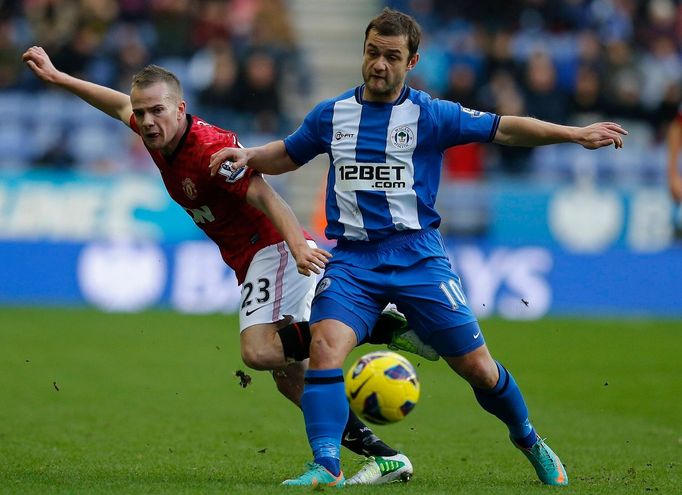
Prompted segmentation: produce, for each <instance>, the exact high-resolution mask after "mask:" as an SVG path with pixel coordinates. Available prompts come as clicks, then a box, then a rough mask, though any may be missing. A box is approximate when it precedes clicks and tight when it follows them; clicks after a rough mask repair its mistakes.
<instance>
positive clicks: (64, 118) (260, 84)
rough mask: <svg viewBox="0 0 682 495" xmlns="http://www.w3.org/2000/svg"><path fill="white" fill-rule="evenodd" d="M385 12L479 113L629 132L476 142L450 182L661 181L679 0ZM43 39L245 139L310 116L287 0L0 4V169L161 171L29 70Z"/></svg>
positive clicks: (413, 6) (570, 0) (453, 94)
mask: <svg viewBox="0 0 682 495" xmlns="http://www.w3.org/2000/svg"><path fill="white" fill-rule="evenodd" d="M385 3H386V4H387V5H389V6H392V7H395V8H398V9H400V10H403V11H405V12H408V13H410V14H412V15H413V16H415V17H416V18H417V20H418V21H419V22H420V24H421V25H422V28H423V39H422V44H421V47H420V52H421V60H420V62H419V64H418V65H417V67H416V69H415V70H414V71H413V72H412V74H411V79H410V83H411V84H412V85H413V86H415V87H418V88H423V89H427V90H428V91H429V92H431V93H432V94H433V95H435V96H437V97H441V98H446V99H450V100H454V101H458V102H460V103H462V104H463V105H464V106H466V107H470V108H475V109H479V110H489V111H494V112H497V113H500V114H515V115H531V116H535V117H537V118H540V119H544V120H549V121H553V122H561V123H575V124H585V123H589V122H592V121H595V120H601V119H609V120H616V121H618V122H620V123H622V124H623V125H624V126H625V127H627V128H628V130H629V131H630V136H629V137H628V139H627V141H626V152H625V153H619V154H616V155H613V154H607V152H604V153H601V152H599V153H594V154H591V155H590V154H588V155H584V154H581V153H582V152H581V150H579V149H578V150H576V149H575V148H577V147H562V146H554V147H545V148H539V149H536V150H528V149H522V148H501V147H493V146H480V145H468V146H466V147H461V148H457V149H455V150H453V151H451V152H448V153H447V155H446V162H445V165H446V166H445V170H446V177H448V178H453V179H467V180H469V179H479V178H483V177H490V176H494V175H495V174H503V175H505V176H507V175H515V176H519V177H524V176H527V175H529V174H532V176H533V177H538V178H542V177H545V178H549V179H550V180H562V179H565V178H566V177H573V176H574V175H575V168H576V166H582V167H583V168H585V167H584V164H585V162H586V161H590V160H592V161H596V162H597V165H598V166H599V167H598V170H599V174H601V175H603V176H604V177H606V178H609V179H611V178H613V177H616V178H621V179H622V178H625V179H626V180H629V179H633V180H635V181H638V182H641V181H642V180H644V181H657V180H660V178H661V177H662V175H663V170H664V161H665V160H664V157H663V155H664V151H663V147H662V141H663V138H664V135H665V130H666V128H667V126H668V123H669V122H670V120H671V119H672V118H673V116H674V115H675V112H676V110H677V107H678V105H679V103H680V101H681V100H682V84H681V81H682V55H681V53H682V1H681V0H639V1H638V0H518V1H508V0H483V1H481V0H458V1H456V2H454V1H450V0H388V1H386V2H385ZM36 44H37V45H42V46H44V47H45V48H46V50H47V51H48V53H49V54H50V55H51V57H52V59H53V61H54V62H55V65H56V66H57V67H58V68H60V69H62V70H64V71H66V72H69V73H71V74H73V75H76V76H79V77H83V78H85V79H88V80H91V81H94V82H97V83H99V84H103V85H107V86H111V87H114V88H117V89H119V90H121V91H125V92H127V91H128V89H129V86H130V79H131V76H132V74H133V73H135V72H136V71H137V70H139V69H140V68H141V67H142V66H144V65H145V64H147V63H150V62H153V63H157V64H159V65H163V66H165V67H167V68H169V69H170V70H172V71H174V72H175V73H176V74H177V75H178V77H179V78H180V80H181V81H182V82H183V85H184V87H185V92H186V94H185V96H186V99H187V101H188V105H189V110H190V112H191V113H196V114H198V115H201V116H202V117H203V118H205V119H207V120H209V121H211V122H213V123H215V124H217V125H221V126H224V127H227V128H230V129H234V130H236V131H237V132H239V133H240V135H242V137H243V139H242V140H243V141H245V142H246V143H247V144H255V143H256V142H257V141H259V140H260V141H264V140H266V139H268V138H270V137H273V136H275V137H281V136H283V135H285V134H286V133H288V132H290V131H292V130H293V126H295V125H296V124H297V120H298V118H299V117H298V114H300V109H299V112H298V114H297V115H293V112H292V111H291V109H292V108H294V106H295V105H296V102H297V101H298V102H300V101H301V100H300V98H301V96H302V95H305V94H307V93H308V89H309V88H308V87H307V85H309V84H310V82H309V81H310V77H309V76H310V69H309V68H308V67H306V65H305V60H306V57H305V56H302V55H301V53H300V50H299V48H298V45H297V39H296V35H295V31H294V29H293V27H292V23H291V13H290V11H289V9H288V6H287V2H286V0H146V1H145V0H120V1H114V0H15V1H2V0H0V108H2V109H3V114H4V117H5V119H3V121H2V122H0V166H9V165H13V166H16V165H17V164H23V163H30V164H32V166H37V167H40V166H44V167H47V166H49V167H63V168H68V167H81V168H83V167H86V168H95V169H104V170H121V169H122V170H137V169H145V168H149V167H150V166H151V165H150V161H149V160H148V157H147V156H146V154H145V152H144V150H143V149H141V144H140V143H139V140H137V139H135V138H134V136H132V137H131V136H130V133H129V132H126V130H125V129H122V128H121V126H120V124H117V123H116V122H114V121H110V120H108V119H107V118H106V117H105V116H102V115H101V114H99V112H97V111H95V110H90V109H87V108H84V107H85V105H83V104H82V103H81V102H80V101H79V100H77V99H75V98H73V97H71V96H70V95H66V94H64V93H60V92H58V91H54V90H52V91H50V90H49V88H47V87H46V86H44V85H43V84H42V83H40V82H39V81H37V80H36V79H35V78H34V77H33V76H32V75H31V74H30V73H29V72H28V71H27V70H26V69H25V68H24V67H23V65H22V62H21V54H22V53H23V51H24V50H25V49H26V47H28V46H31V45H36ZM330 96H331V95H330ZM27 135H28V136H30V138H31V143H32V144H31V146H26V144H25V140H26V136H27ZM244 136H248V137H246V138H245V139H244Z"/></svg>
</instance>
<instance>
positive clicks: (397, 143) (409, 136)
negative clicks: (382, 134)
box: [390, 125, 415, 150]
mask: <svg viewBox="0 0 682 495" xmlns="http://www.w3.org/2000/svg"><path fill="white" fill-rule="evenodd" d="M390 136H391V139H390V140H391V144H392V145H393V146H394V147H395V148H398V149H401V150H404V149H407V148H414V145H415V140H414V131H412V128H410V126H406V125H401V126H398V127H394V128H393V129H392V130H391V134H390Z"/></svg>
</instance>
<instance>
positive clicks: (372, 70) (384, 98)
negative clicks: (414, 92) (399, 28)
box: [362, 29, 419, 103]
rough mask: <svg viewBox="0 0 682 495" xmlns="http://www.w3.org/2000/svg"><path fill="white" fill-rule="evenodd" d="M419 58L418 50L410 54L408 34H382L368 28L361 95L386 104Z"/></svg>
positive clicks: (393, 96)
mask: <svg viewBox="0 0 682 495" xmlns="http://www.w3.org/2000/svg"><path fill="white" fill-rule="evenodd" d="M418 60H419V54H418V53H415V54H414V55H413V56H412V57H410V51H409V49H408V48H407V36H382V35H380V34H379V33H378V32H377V31H376V30H375V29H372V30H370V32H369V34H368V35H367V40H366V41H365V52H364V56H363V60H362V78H363V79H364V81H365V93H364V95H363V98H364V99H365V100H367V101H377V102H385V103H388V102H392V101H394V100H395V99H396V98H398V96H400V91H401V90H402V89H403V85H404V84H405V77H406V75H407V72H408V71H410V70H412V68H413V67H414V66H415V65H416V64H417V61H418Z"/></svg>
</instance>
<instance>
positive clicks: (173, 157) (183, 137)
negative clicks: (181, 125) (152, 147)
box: [166, 114, 193, 165]
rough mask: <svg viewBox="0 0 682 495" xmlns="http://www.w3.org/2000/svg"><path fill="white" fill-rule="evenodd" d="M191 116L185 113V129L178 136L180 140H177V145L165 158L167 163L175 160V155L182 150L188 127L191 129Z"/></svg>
mask: <svg viewBox="0 0 682 495" xmlns="http://www.w3.org/2000/svg"><path fill="white" fill-rule="evenodd" d="M192 121H193V119H192V116H191V115H190V114H187V128H186V129H185V132H184V134H183V135H182V137H181V138H180V141H178V145H177V146H176V147H175V150H173V153H172V154H171V156H169V157H168V158H166V163H168V164H169V165H170V164H171V163H172V162H173V160H175V157H177V156H178V155H179V154H180V151H182V147H183V146H184V144H185V141H186V140H187V135H188V134H189V131H190V129H192Z"/></svg>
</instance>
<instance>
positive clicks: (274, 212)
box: [246, 174, 331, 276]
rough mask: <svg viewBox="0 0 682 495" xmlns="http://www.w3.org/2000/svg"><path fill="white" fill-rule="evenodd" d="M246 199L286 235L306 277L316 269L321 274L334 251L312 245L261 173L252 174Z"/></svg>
mask: <svg viewBox="0 0 682 495" xmlns="http://www.w3.org/2000/svg"><path fill="white" fill-rule="evenodd" d="M246 201H247V202H248V203H249V204H250V205H251V206H253V207H255V208H258V209H259V210H261V211H262V212H263V213H265V214H266V215H267V217H268V218H269V219H270V220H271V221H272V223H273V224H274V225H275V228H277V230H278V231H279V233H280V234H282V237H283V238H284V241H285V242H286V243H287V245H288V246H289V250H290V251H291V254H292V255H293V256H294V259H295V260H296V267H297V268H298V273H300V274H301V275H305V276H309V275H310V274H311V273H312V272H314V273H320V269H323V268H324V267H325V265H326V264H327V261H328V260H329V258H331V253H329V252H327V251H325V250H324V249H321V248H311V247H310V246H309V245H308V242H307V241H306V239H305V237H303V229H302V228H301V225H300V224H299V223H298V219H297V218H296V215H294V212H293V211H291V208H290V207H289V205H288V204H287V203H286V202H285V201H284V200H283V199H282V197H281V196H280V195H279V194H277V192H276V191H275V190H274V189H273V188H272V187H270V185H269V184H268V183H267V182H265V179H263V177H262V176H261V175H260V174H253V175H252V176H251V178H250V182H249V189H248V190H247V192H246Z"/></svg>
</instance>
